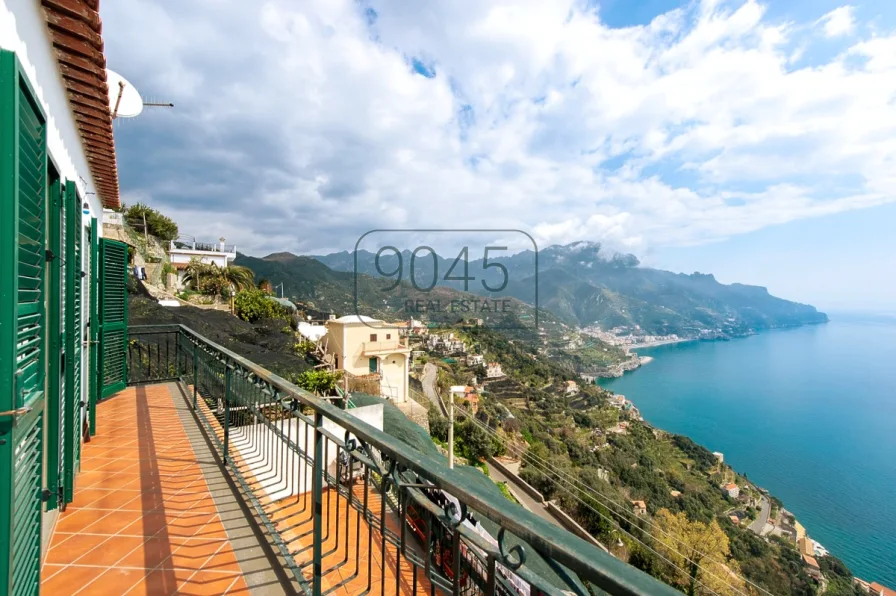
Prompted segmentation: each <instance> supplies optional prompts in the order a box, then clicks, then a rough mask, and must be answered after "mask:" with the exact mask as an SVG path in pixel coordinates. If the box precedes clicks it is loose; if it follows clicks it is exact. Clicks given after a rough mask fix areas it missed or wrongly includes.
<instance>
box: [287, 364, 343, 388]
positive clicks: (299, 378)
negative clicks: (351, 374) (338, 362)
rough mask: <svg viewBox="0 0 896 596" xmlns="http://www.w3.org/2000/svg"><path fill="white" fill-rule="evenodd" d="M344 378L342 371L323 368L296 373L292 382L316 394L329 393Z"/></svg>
mask: <svg viewBox="0 0 896 596" xmlns="http://www.w3.org/2000/svg"><path fill="white" fill-rule="evenodd" d="M341 379H342V371H335V372H330V371H329V370H325V369H322V368H317V369H310V370H306V371H303V372H301V373H299V374H298V375H295V376H294V377H293V379H292V382H293V383H295V384H296V385H298V386H299V387H301V388H302V389H304V390H305V391H310V392H311V393H314V394H315V395H328V394H330V393H332V392H333V390H334V389H336V383H338V382H339V381H340V380H341Z"/></svg>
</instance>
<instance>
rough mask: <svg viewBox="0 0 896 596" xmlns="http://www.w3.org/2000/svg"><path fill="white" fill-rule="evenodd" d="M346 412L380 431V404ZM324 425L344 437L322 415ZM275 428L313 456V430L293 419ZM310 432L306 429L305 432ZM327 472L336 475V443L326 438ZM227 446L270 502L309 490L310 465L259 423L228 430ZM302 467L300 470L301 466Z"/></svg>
mask: <svg viewBox="0 0 896 596" xmlns="http://www.w3.org/2000/svg"><path fill="white" fill-rule="evenodd" d="M346 413H348V414H351V415H352V416H354V417H356V418H358V419H360V420H363V421H364V422H366V423H367V424H369V425H371V426H372V427H374V428H376V429H377V430H383V404H374V405H370V406H362V407H360V408H352V409H350V410H346ZM324 428H325V429H326V430H327V431H328V432H330V433H332V434H333V435H334V436H336V437H339V438H340V439H342V438H344V437H345V429H344V428H342V427H341V426H339V425H338V424H336V423H335V422H333V421H332V420H330V419H328V418H324ZM278 430H279V431H280V432H282V433H283V434H285V435H286V436H287V437H289V439H290V440H291V441H294V442H295V443H296V445H298V446H299V448H300V449H301V450H303V451H305V449H306V448H307V450H308V451H307V453H308V454H309V455H310V456H311V457H312V458H313V457H314V429H313V428H310V429H309V427H308V425H307V424H306V423H305V422H304V421H300V420H297V419H295V418H293V419H290V420H289V421H288V422H284V423H283V424H282V426H281V425H280V424H279V423H278ZM308 431H310V432H308ZM326 444H327V445H326V447H325V451H324V453H325V454H326V465H327V472H328V473H329V474H330V475H332V476H335V475H336V452H337V448H336V444H335V443H334V442H333V441H331V440H330V439H326ZM230 445H231V448H232V449H235V450H236V451H238V452H239V454H240V456H242V458H243V462H245V463H246V464H247V465H248V467H249V470H250V471H251V473H252V474H253V475H254V476H255V478H256V480H257V481H258V482H259V483H260V484H261V486H262V488H263V489H264V491H265V493H266V494H267V496H268V497H269V498H270V499H271V500H272V501H278V500H280V499H285V498H287V497H292V496H296V495H299V494H303V493H306V492H309V491H310V490H311V480H312V476H311V474H312V471H313V469H312V467H311V465H310V464H305V465H304V466H303V465H302V460H301V459H300V458H299V457H298V455H297V454H296V453H295V452H293V451H290V450H288V449H286V448H285V447H283V445H284V443H283V440H282V439H281V438H280V437H279V436H278V435H277V434H276V433H275V432H274V431H272V430H270V429H269V428H267V427H266V426H265V425H263V424H254V425H250V426H242V427H238V428H232V429H230ZM303 467H304V469H302V468H303Z"/></svg>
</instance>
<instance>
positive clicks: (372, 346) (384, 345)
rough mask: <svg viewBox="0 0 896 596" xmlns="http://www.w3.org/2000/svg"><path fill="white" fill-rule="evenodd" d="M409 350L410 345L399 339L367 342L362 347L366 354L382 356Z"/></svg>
mask: <svg viewBox="0 0 896 596" xmlns="http://www.w3.org/2000/svg"><path fill="white" fill-rule="evenodd" d="M407 349H408V345H407V343H405V342H402V341H400V340H397V339H389V340H384V341H365V342H364V344H363V345H362V346H361V351H362V353H364V354H382V353H387V352H403V351H405V350H407Z"/></svg>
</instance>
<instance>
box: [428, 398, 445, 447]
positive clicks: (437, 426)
mask: <svg viewBox="0 0 896 596" xmlns="http://www.w3.org/2000/svg"><path fill="white" fill-rule="evenodd" d="M427 418H428V419H429V434H430V436H432V437H435V438H436V439H438V440H440V441H442V442H443V443H444V442H445V441H447V440H448V419H447V418H445V417H444V416H442V413H441V412H440V411H439V408H438V407H436V405H435V404H433V403H430V404H429V411H428V412H427Z"/></svg>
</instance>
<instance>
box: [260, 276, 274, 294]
mask: <svg viewBox="0 0 896 596" xmlns="http://www.w3.org/2000/svg"><path fill="white" fill-rule="evenodd" d="M258 289H259V290H261V291H262V292H264V293H265V294H270V295H273V294H274V286H272V285H271V282H270V281H269V280H267V279H259V280H258Z"/></svg>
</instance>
